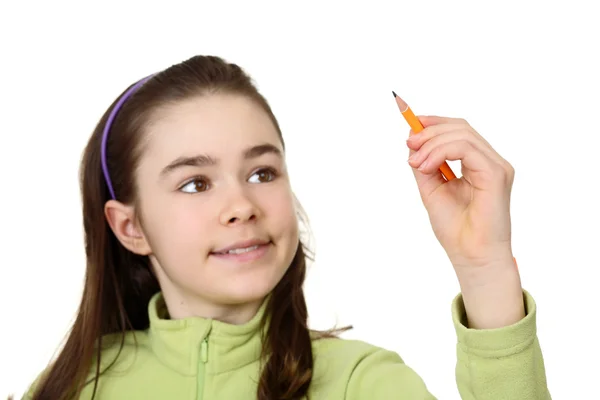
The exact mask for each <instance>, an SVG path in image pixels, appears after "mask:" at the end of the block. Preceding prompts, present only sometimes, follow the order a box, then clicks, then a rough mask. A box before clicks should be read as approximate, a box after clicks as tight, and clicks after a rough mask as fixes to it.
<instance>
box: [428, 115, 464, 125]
mask: <svg viewBox="0 0 600 400" xmlns="http://www.w3.org/2000/svg"><path fill="white" fill-rule="evenodd" d="M417 118H418V119H419V121H421V125H423V128H427V127H429V126H433V125H440V124H464V125H468V124H469V123H468V122H467V121H466V120H465V119H464V118H451V117H442V116H438V115H418V116H417Z"/></svg>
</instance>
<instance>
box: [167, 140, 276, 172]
mask: <svg viewBox="0 0 600 400" xmlns="http://www.w3.org/2000/svg"><path fill="white" fill-rule="evenodd" d="M264 154H274V155H276V156H277V157H279V158H283V155H282V154H281V150H279V149H278V148H277V147H275V146H273V145H272V144H269V143H264V144H260V145H258V146H253V147H250V148H248V149H246V150H244V153H243V157H244V160H251V159H254V158H258V157H260V156H262V155H264ZM217 164H219V160H218V159H216V158H214V157H211V156H210V155H207V154H198V155H196V156H190V157H179V158H177V159H175V160H173V162H171V163H170V164H169V165H167V166H166V167H164V168H163V169H162V171H161V172H160V176H161V177H165V176H166V175H168V174H170V173H171V172H173V171H174V170H176V169H178V168H182V167H206V166H213V165H217Z"/></svg>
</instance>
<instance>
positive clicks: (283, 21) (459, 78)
mask: <svg viewBox="0 0 600 400" xmlns="http://www.w3.org/2000/svg"><path fill="white" fill-rule="evenodd" d="M214 3H220V2H216V1H210V2H202V1H194V2H187V3H184V2H176V1H171V2H169V3H167V2H163V3H162V4H161V5H160V6H158V5H157V6H152V5H149V3H148V2H141V1H139V2H133V1H129V2H124V1H120V2H118V5H117V2H109V1H102V2H97V3H96V5H94V6H90V5H88V4H87V3H84V2H78V3H76V2H72V3H71V4H67V3H65V2H57V1H54V2H42V1H38V2H37V4H35V3H34V4H32V3H31V2H29V3H26V2H19V3H17V2H14V3H9V2H5V3H3V5H2V6H1V7H0V41H1V45H2V46H1V50H2V53H1V55H0V57H1V62H0V68H1V74H0V80H1V81H0V83H1V90H0V101H1V111H0V123H1V129H0V174H1V181H0V183H1V189H0V190H1V196H0V205H1V207H0V212H1V222H0V246H1V253H0V254H1V255H2V259H1V261H0V296H1V297H0V307H1V309H0V313H1V317H0V324H1V330H0V332H1V333H2V338H1V340H0V398H2V397H4V396H6V395H7V394H8V393H15V394H17V395H19V394H20V393H21V392H22V391H23V390H24V389H25V387H26V386H27V385H28V384H29V383H30V381H31V380H32V379H33V378H34V377H35V376H36V375H37V373H38V372H39V371H40V370H41V369H42V368H43V367H44V366H45V365H46V362H47V361H48V360H49V359H50V358H51V357H52V354H53V353H54V351H55V350H56V349H57V346H58V345H59V343H60V342H61V340H62V338H63V335H64V334H65V332H66V331H67V329H68V328H69V325H70V323H71V321H72V317H73V315H74V313H75V311H76V307H77V305H78V302H79V296H80V294H81V289H82V278H83V274H84V261H85V260H84V252H83V245H82V223H81V215H80V212H81V211H80V199H79V188H78V179H77V178H78V176H77V173H78V168H79V159H80V156H81V152H82V150H83V147H84V145H85V143H86V142H87V140H88V137H89V135H90V134H91V132H92V129H93V127H94V125H95V124H96V122H97V120H98V119H99V118H100V116H101V114H102V113H103V112H104V110H105V109H106V108H107V107H108V106H109V104H110V103H111V102H112V101H113V100H114V98H115V97H116V96H117V95H118V94H119V93H121V91H122V90H123V89H124V88H125V87H127V86H128V85H129V84H131V83H133V82H134V81H136V80H138V79H140V78H141V77H143V76H146V75H148V74H150V73H152V72H155V71H157V70H160V69H163V68H166V67H168V66H170V65H171V64H174V63H177V62H180V61H182V60H184V59H186V58H189V57H191V56H193V55H195V54H213V55H219V56H221V57H224V58H226V59H227V60H228V61H231V62H235V63H237V64H239V65H240V66H242V67H243V68H244V69H246V70H247V71H248V72H249V73H250V74H251V75H252V76H253V77H254V79H255V80H256V82H257V83H258V86H259V89H260V90H261V91H262V93H263V94H264V95H265V96H266V97H267V99H268V100H269V102H270V103H271V105H272V107H273V109H274V112H275V114H276V116H277V117H278V118H279V121H280V123H281V126H282V129H283V132H284V138H285V140H286V145H287V148H288V163H289V167H290V170H291V175H292V183H293V185H294V189H295V191H296V193H297V195H298V197H299V198H300V200H301V202H302V203H303V205H304V207H305V208H306V210H307V212H308V214H309V217H310V219H311V223H312V229H313V233H314V236H315V240H316V251H317V262H316V264H314V265H313V266H312V267H311V270H310V273H309V277H308V281H307V287H306V293H307V298H308V302H309V308H310V315H311V322H312V326H313V327H315V328H327V327H330V326H331V325H332V324H335V323H339V324H353V325H354V326H355V329H354V330H353V331H351V332H350V333H348V334H347V335H346V337H348V338H359V339H362V340H365V341H368V342H371V343H374V344H376V345H379V346H382V347H386V348H389V349H392V350H395V351H397V352H398V353H399V354H400V355H401V356H402V357H403V358H404V360H405V361H406V363H407V364H409V365H410V366H412V367H413V368H414V369H415V370H416V371H417V372H418V373H419V374H420V375H421V376H422V377H423V379H424V380H425V382H426V383H427V385H428V387H429V389H430V391H431V392H432V393H434V394H435V395H436V396H438V397H439V398H442V399H458V398H459V396H458V392H457V390H456V386H455V380H454V379H455V378H454V363H455V340H456V337H455V333H454V330H453V326H452V323H451V317H450V302H451V300H452V298H453V297H454V296H455V295H456V294H457V293H458V290H459V288H458V284H457V281H456V278H455V275H454V272H453V270H452V267H451V265H450V264H449V262H448V260H447V258H446V255H445V253H444V251H443V249H442V248H441V246H440V245H439V243H438V242H437V240H436V239H435V237H434V235H433V233H432V231H431V227H430V225H429V221H428V218H427V214H426V212H425V209H424V208H423V206H422V204H421V202H420V199H419V196H418V193H417V188H416V185H415V182H414V178H413V176H412V173H411V171H410V168H409V166H408V164H407V163H406V159H407V154H408V150H407V148H406V147H405V138H406V137H407V135H408V129H409V128H408V125H407V124H406V122H405V121H404V120H403V119H402V118H401V115H400V113H399V112H398V109H397V107H396V104H395V102H394V99H393V97H392V94H391V91H392V90H395V91H396V92H397V93H398V94H400V95H401V96H402V97H403V98H405V100H407V101H408V102H409V104H410V105H411V107H412V108H413V110H414V111H415V113H417V114H434V115H443V116H451V117H462V118H465V119H467V121H469V122H470V123H471V125H473V126H474V127H475V129H477V130H478V131H479V132H480V133H481V134H482V135H483V136H484V137H485V138H486V139H487V140H488V141H489V142H490V143H491V144H492V145H493V146H494V147H495V148H496V150H497V151H498V152H499V153H500V154H501V155H502V156H503V157H504V158H506V159H507V160H508V161H509V162H511V163H512V165H513V166H514V167H515V170H516V178H515V183H514V187H513V196H512V221H513V248H514V252H515V255H516V257H517V260H518V262H519V266H520V271H521V274H522V280H523V286H524V287H525V288H526V289H528V290H529V291H530V292H531V293H532V294H533V296H534V298H535V300H536V301H537V304H538V308H539V309H538V312H539V314H538V329H539V333H538V334H539V339H540V342H541V345H542V349H543V353H544V357H545V362H546V371H547V377H548V381H549V387H550V391H551V393H552V395H553V398H554V399H579V398H590V397H594V396H595V395H594V393H597V387H598V386H597V384H598V383H597V382H598V374H599V373H600V367H599V366H598V364H597V360H598V359H600V348H599V345H598V340H599V338H600V335H599V331H598V328H599V322H598V321H599V320H600V314H599V313H598V305H600V295H599V294H598V283H597V281H596V280H595V278H596V277H597V276H598V273H597V269H598V267H600V260H599V256H598V252H597V249H598V245H599V240H598V239H600V234H599V233H598V224H599V222H600V218H599V213H598V204H600V202H599V195H598V192H599V191H598V187H597V186H598V174H597V170H598V168H599V163H598V143H599V142H600V141H599V139H598V135H599V133H600V129H599V128H598V125H599V123H600V122H599V120H600V114H599V112H598V110H599V106H600V101H599V100H598V92H599V91H600V84H599V78H598V71H600V61H599V60H600V58H599V57H598V48H600V44H599V38H600V28H599V25H598V22H597V19H596V16H597V12H596V11H594V10H595V9H596V5H595V2H591V1H589V2H584V1H571V2H569V5H568V6H567V5H566V3H564V2H549V1H544V2H542V1H537V2H534V1H529V2H523V1H518V2H517V1H503V2H496V3H495V4H494V5H492V4H491V3H490V2H488V3H484V2H475V1H470V2H468V1H452V2H442V1H437V2H432V1H423V0H419V1H395V2H389V3H387V2H386V3H384V2H375V1H369V2H362V3H358V2H356V3H354V2H348V1H344V2H332V1H329V2H327V1H324V2H323V1H320V2H314V3H311V2H306V1H304V2H301V5H291V4H290V3H291V2H277V4H276V3H275V2H273V3H272V4H268V3H263V2H256V1H253V2H248V3H241V2H240V4H237V5H236V4H232V3H230V2H227V3H225V4H223V5H215V4H214ZM367 3H368V5H366V4H367ZM8 4H10V5H8ZM16 4H18V5H16ZM167 4H168V5H167ZM294 4H295V2H294ZM450 165H451V166H452V167H453V168H454V170H455V172H457V173H459V172H460V168H459V166H457V164H456V163H451V164H450Z"/></svg>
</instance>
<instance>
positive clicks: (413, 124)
mask: <svg viewBox="0 0 600 400" xmlns="http://www.w3.org/2000/svg"><path fill="white" fill-rule="evenodd" d="M392 93H393V94H394V98H395V99H396V104H398V108H399V109H400V112H401V113H402V116H403V117H404V119H405V120H406V122H408V125H410V128H411V129H412V130H413V132H415V134H417V133H419V132H421V131H422V130H423V129H424V128H423V125H422V124H421V121H419V119H418V118H417V117H416V115H415V114H414V113H413V112H412V110H411V109H410V107H409V106H408V104H407V103H406V102H405V101H404V100H402V99H401V98H400V96H398V95H397V94H396V92H394V91H393V90H392ZM440 172H441V173H442V175H443V176H444V177H445V178H446V180H447V181H450V180H452V179H456V175H454V172H452V169H451V168H450V166H449V165H448V163H447V162H445V161H444V164H442V165H441V166H440ZM513 261H514V262H515V268H517V269H519V265H518V264H517V258H516V257H513Z"/></svg>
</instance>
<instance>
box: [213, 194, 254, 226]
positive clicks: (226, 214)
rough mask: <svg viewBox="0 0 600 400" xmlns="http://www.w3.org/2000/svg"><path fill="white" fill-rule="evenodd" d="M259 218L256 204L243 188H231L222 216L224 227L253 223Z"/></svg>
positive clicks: (221, 220)
mask: <svg viewBox="0 0 600 400" xmlns="http://www.w3.org/2000/svg"><path fill="white" fill-rule="evenodd" d="M258 217H259V211H258V207H257V206H256V204H255V203H254V202H253V201H252V199H251V198H250V197H249V196H248V194H247V193H246V192H245V191H244V189H243V188H241V187H237V188H231V189H230V190H229V195H228V197H227V200H226V202H225V207H224V208H223V210H222V212H221V216H220V218H219V219H220V222H221V224H222V225H225V226H231V225H238V224H243V223H246V222H252V221H255V220H257V219H258Z"/></svg>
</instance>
